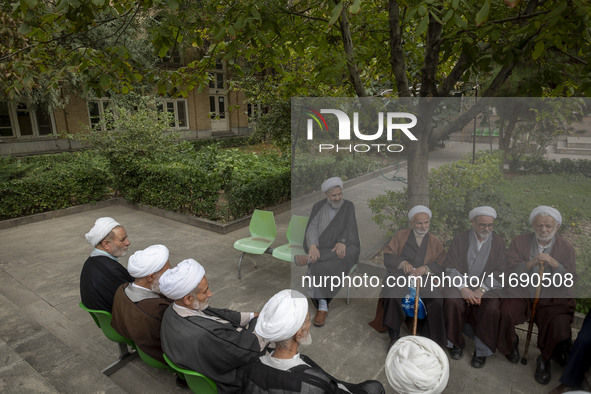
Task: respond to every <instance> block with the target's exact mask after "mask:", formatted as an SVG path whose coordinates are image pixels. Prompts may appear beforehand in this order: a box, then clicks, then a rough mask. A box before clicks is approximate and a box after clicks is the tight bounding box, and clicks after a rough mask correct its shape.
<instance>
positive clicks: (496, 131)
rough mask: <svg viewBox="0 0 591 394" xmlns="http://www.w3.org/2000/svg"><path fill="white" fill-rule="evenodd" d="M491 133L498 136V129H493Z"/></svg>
mask: <svg viewBox="0 0 591 394" xmlns="http://www.w3.org/2000/svg"><path fill="white" fill-rule="evenodd" d="M492 135H493V137H498V136H499V129H494V130H493V134H492Z"/></svg>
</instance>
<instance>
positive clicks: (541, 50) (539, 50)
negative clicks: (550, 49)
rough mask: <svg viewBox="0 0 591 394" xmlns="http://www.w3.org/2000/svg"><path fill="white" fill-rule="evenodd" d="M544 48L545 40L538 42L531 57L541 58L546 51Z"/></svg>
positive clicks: (534, 58)
mask: <svg viewBox="0 0 591 394" xmlns="http://www.w3.org/2000/svg"><path fill="white" fill-rule="evenodd" d="M544 48H545V47H544V41H538V42H536V45H535V46H534V52H533V53H532V54H531V58H532V59H533V60H536V59H539V58H540V56H542V54H543V53H544Z"/></svg>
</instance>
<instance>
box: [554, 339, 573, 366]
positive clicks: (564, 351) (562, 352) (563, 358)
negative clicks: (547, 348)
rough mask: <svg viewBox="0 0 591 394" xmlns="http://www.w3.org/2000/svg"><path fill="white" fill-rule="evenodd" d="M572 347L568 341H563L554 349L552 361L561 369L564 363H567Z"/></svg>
mask: <svg viewBox="0 0 591 394" xmlns="http://www.w3.org/2000/svg"><path fill="white" fill-rule="evenodd" d="M571 346H572V343H571V340H570V339H565V340H564V341H562V342H560V343H559V344H557V345H556V347H555V348H554V354H553V355H552V359H553V360H554V361H556V362H557V363H558V364H560V366H561V367H563V368H564V367H565V366H566V363H567V362H568V356H569V355H570V348H571Z"/></svg>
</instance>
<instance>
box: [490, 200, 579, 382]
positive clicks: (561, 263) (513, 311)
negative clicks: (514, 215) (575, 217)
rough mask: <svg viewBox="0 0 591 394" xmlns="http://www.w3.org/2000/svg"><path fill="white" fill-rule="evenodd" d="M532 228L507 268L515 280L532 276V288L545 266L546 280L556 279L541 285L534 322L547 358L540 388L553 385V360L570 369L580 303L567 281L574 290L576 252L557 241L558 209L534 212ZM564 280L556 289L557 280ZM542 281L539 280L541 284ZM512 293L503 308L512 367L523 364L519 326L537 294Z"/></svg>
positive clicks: (502, 341)
mask: <svg viewBox="0 0 591 394" xmlns="http://www.w3.org/2000/svg"><path fill="white" fill-rule="evenodd" d="M529 222H530V224H531V225H532V226H533V233H526V234H521V235H518V236H517V237H515V239H514V240H513V242H511V246H510V247H509V252H508V257H507V268H508V269H510V270H511V271H512V274H516V275H519V276H520V277H521V275H522V274H527V275H529V277H530V278H532V281H531V282H534V281H538V279H536V277H537V276H539V270H540V266H541V265H543V266H544V272H543V276H544V277H548V278H552V280H550V281H549V282H548V283H547V284H544V285H542V287H541V289H540V297H539V300H538V303H537V305H536V312H535V314H534V322H535V323H536V326H537V327H538V348H539V349H540V352H541V353H542V354H541V355H540V356H539V357H538V360H537V368H536V372H535V373H534V378H535V379H536V381H537V382H538V383H540V384H548V382H550V379H551V372H550V359H551V358H552V357H553V356H554V358H555V359H556V360H557V361H558V362H559V363H561V364H562V365H564V364H566V359H567V357H568V351H569V350H570V345H571V327H570V325H571V323H572V321H573V316H574V313H575V299H574V298H573V294H572V291H571V287H570V286H567V285H566V283H565V282H567V281H565V279H566V278H567V275H570V277H571V279H572V280H571V282H570V283H571V284H572V283H574V280H575V279H576V278H575V276H576V268H575V249H574V248H573V246H572V245H571V243H570V242H569V241H567V240H566V239H564V238H562V237H560V236H558V235H556V231H557V230H558V228H559V227H560V224H561V223H562V216H561V215H560V212H558V211H557V210H556V209H554V208H552V207H548V206H543V205H542V206H539V207H537V208H534V209H533V210H532V211H531V214H530V216H529ZM556 275H559V276H561V277H562V280H561V281H560V282H559V283H560V284H561V286H560V287H556V286H555V284H556V282H557V280H555V276H556ZM541 279H542V278H539V281H540V282H541ZM528 284H529V286H528V287H511V288H509V289H507V291H506V294H507V297H510V298H505V299H503V302H502V304H501V319H500V323H499V342H498V345H497V346H498V348H499V351H500V352H501V353H503V354H504V355H506V356H507V358H508V359H509V361H511V362H513V363H516V362H517V361H518V360H519V351H518V340H517V338H518V337H517V335H516V334H515V325H516V324H520V323H523V322H526V321H529V319H530V317H529V316H530V315H531V313H532V303H533V298H534V296H535V292H536V288H535V287H533V286H531V284H530V283H528Z"/></svg>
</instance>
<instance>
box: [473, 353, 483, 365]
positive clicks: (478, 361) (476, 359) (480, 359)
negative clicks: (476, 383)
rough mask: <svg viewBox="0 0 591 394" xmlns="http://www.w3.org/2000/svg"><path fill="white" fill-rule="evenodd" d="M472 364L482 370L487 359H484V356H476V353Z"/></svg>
mask: <svg viewBox="0 0 591 394" xmlns="http://www.w3.org/2000/svg"><path fill="white" fill-rule="evenodd" d="M471 364H472V366H473V367H474V368H482V367H484V364H486V357H484V356H482V357H479V356H477V355H476V353H474V354H473V355H472V363H471Z"/></svg>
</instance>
